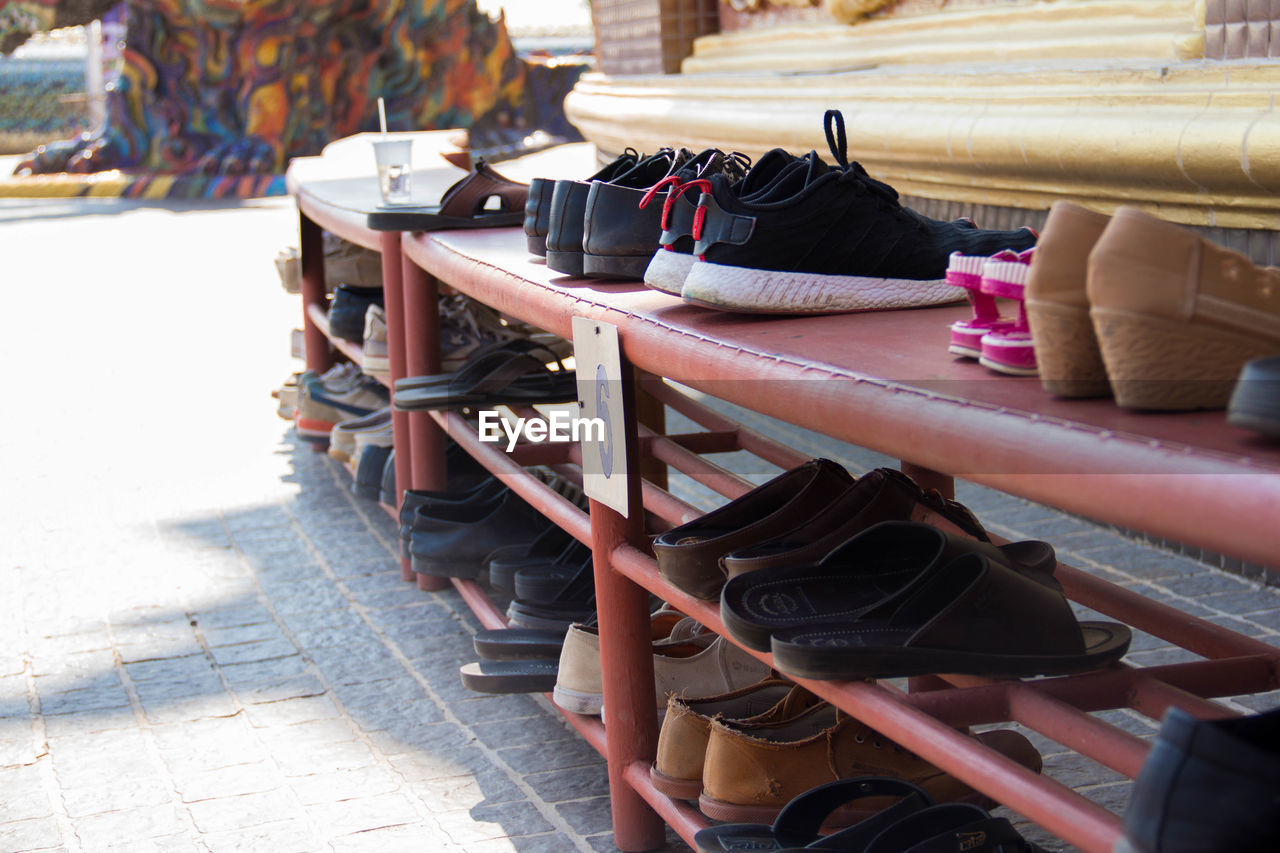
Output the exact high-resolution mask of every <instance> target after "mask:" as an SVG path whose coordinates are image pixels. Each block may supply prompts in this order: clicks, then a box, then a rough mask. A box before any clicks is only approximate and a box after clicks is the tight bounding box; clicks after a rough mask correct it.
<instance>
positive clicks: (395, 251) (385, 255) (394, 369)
mask: <svg viewBox="0 0 1280 853" xmlns="http://www.w3.org/2000/svg"><path fill="white" fill-rule="evenodd" d="M382 297H383V302H384V303H385V308H386V316H387V356H388V361H389V362H390V365H391V380H392V382H393V383H394V381H395V380H396V379H400V378H402V377H403V376H405V352H404V348H405V343H404V341H405V335H404V329H405V326H404V324H405V311H404V275H403V268H402V253H401V251H400V232H398V231H385V232H383V234H382ZM391 435H392V440H393V441H394V442H395V447H396V506H397V507H399V506H400V502H401V501H402V500H403V499H404V484H405V483H408V482H410V476H411V475H410V460H412V459H413V438H412V436H411V434H410V432H409V418H408V415H406V414H405V413H404V412H396V411H393V412H392V414H391ZM400 579H401V580H405V581H412V580H413V579H414V574H413V569H412V568H411V567H410V565H409V561H408V559H405V558H401V560H400Z"/></svg>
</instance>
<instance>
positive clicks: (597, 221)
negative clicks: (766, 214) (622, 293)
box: [582, 148, 750, 281]
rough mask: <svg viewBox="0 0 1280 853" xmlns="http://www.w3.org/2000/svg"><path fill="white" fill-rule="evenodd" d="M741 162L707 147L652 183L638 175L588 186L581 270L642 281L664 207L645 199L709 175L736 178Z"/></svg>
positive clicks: (741, 169)
mask: <svg viewBox="0 0 1280 853" xmlns="http://www.w3.org/2000/svg"><path fill="white" fill-rule="evenodd" d="M745 160H746V158H745V157H743V156H742V155H737V156H734V155H729V154H725V153H724V152H723V151H718V150H716V149H714V148H708V149H707V150H706V151H703V152H702V153H701V154H698V155H696V156H694V157H689V158H688V159H685V160H679V161H678V162H676V163H675V164H674V168H672V169H671V170H670V171H669V172H668V173H667V174H666V175H662V176H660V177H659V178H658V180H655V181H647V180H646V178H647V177H648V176H645V175H640V174H637V175H634V176H630V177H628V176H623V177H622V178H619V179H618V180H616V181H612V182H610V183H595V184H592V185H591V191H590V192H589V193H588V194H587V207H586V211H585V213H584V214H583V225H582V251H583V271H584V274H585V275H586V276H587V277H588V278H612V279H625V280H629V281H639V280H641V279H643V278H644V271H645V268H646V267H647V266H649V261H650V260H651V259H652V258H653V253H654V250H655V249H657V248H658V240H659V238H660V237H661V236H662V205H659V204H650V203H648V202H651V201H653V200H654V198H655V195H656V194H658V193H659V192H661V194H662V198H663V200H664V201H665V199H666V193H667V192H668V191H669V189H670V187H672V186H680V185H681V184H684V183H688V182H691V181H696V180H699V179H706V178H708V177H710V176H711V175H722V176H724V177H725V178H726V179H727V180H730V181H733V182H737V181H738V180H740V179H741V178H742V176H743V174H745V172H746V168H745V166H744V161H745ZM746 162H748V163H749V162H750V161H746Z"/></svg>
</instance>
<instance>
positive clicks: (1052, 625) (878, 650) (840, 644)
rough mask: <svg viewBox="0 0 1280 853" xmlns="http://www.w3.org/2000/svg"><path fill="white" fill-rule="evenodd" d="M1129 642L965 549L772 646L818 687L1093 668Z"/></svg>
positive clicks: (1052, 592) (788, 668) (779, 635)
mask: <svg viewBox="0 0 1280 853" xmlns="http://www.w3.org/2000/svg"><path fill="white" fill-rule="evenodd" d="M796 588H797V590H800V591H803V584H800V583H797V585H796ZM1130 639H1131V633H1130V631H1129V628H1128V627H1127V626H1125V625H1121V624H1119V623H1116V622H1077V621H1076V618H1075V614H1073V613H1072V612H1071V605H1070V604H1068V602H1067V599H1066V597H1065V596H1063V594H1062V593H1061V592H1060V591H1059V590H1058V589H1055V588H1053V587H1052V586H1049V585H1046V584H1044V583H1041V582H1039V581H1037V580H1036V579H1035V578H1034V577H1029V576H1027V575H1024V574H1020V573H1019V572H1017V571H1015V570H1013V569H1011V568H1009V567H1007V566H1002V565H1000V564H999V563H996V562H994V561H992V560H990V559H988V558H987V557H986V556H985V555H983V554H976V553H971V554H965V555H964V556H961V557H959V558H957V559H955V560H953V561H951V562H950V563H947V564H945V565H944V564H935V565H934V566H933V567H932V568H930V569H929V570H928V571H927V572H925V573H924V574H922V575H921V577H920V578H919V579H918V580H916V581H915V582H913V583H912V584H911V585H910V587H909V589H908V590H907V591H905V592H904V593H903V594H901V595H896V596H892V597H891V598H890V599H889V600H887V601H886V602H885V603H884V604H883V605H882V606H878V607H875V608H872V609H871V610H870V611H867V612H866V613H865V614H864V615H862V616H861V617H859V618H850V619H849V620H848V621H845V622H835V621H828V622H825V623H823V624H821V625H816V626H812V627H804V626H801V627H795V628H788V629H786V630H783V631H776V632H774V635H773V640H772V642H771V644H770V647H771V649H772V651H773V660H774V664H775V665H776V666H777V667H778V669H780V670H782V671H783V672H785V673H787V674H789V675H795V676H799V677H801V678H813V679H817V680H824V681H831V680H835V681H839V680H846V679H859V678H897V677H903V676H911V675H926V674H930V673H938V672H946V673H957V674H964V675H982V676H988V677H993V678H1025V677H1031V676H1037V675H1065V674H1068V673H1075V672H1086V671H1088V670H1092V669H1098V668H1099V667H1102V666H1106V665H1107V664H1109V663H1114V662H1115V661H1118V660H1119V659H1120V658H1121V657H1123V656H1124V653H1125V652H1126V651H1128V649H1129V641H1130Z"/></svg>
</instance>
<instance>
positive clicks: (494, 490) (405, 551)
mask: <svg viewBox="0 0 1280 853" xmlns="http://www.w3.org/2000/svg"><path fill="white" fill-rule="evenodd" d="M505 488H506V486H505V485H503V483H502V481H501V480H499V479H498V478H497V477H490V478H489V479H488V480H482V481H480V482H478V483H476V484H474V485H471V486H468V487H467V488H463V489H448V490H445V491H430V490H427V489H406V490H405V493H404V503H402V504H401V505H400V556H402V557H404V558H405V559H406V560H407V559H409V556H410V553H409V541H410V537H411V536H412V535H413V524H414V521H415V519H417V517H418V511H419V510H420V509H421V511H422V516H423V518H424V519H425V518H430V517H431V514H432V511H433V510H434V509H435V507H437V506H446V505H455V504H463V503H467V502H468V501H470V502H477V501H486V500H489V499H490V498H492V497H493V496H494V495H496V494H498V493H499V492H501V491H502V490H503V489H505Z"/></svg>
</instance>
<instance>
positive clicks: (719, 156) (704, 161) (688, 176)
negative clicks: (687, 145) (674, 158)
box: [675, 148, 725, 181]
mask: <svg viewBox="0 0 1280 853" xmlns="http://www.w3.org/2000/svg"><path fill="white" fill-rule="evenodd" d="M724 161H725V155H724V152H723V151H721V150H720V149H718V148H708V149H706V150H705V151H702V152H700V153H699V154H696V155H694V156H692V157H690V158H688V159H687V160H685V161H684V162H683V163H679V164H678V165H679V168H677V169H676V171H675V174H676V175H678V176H679V177H680V179H681V180H683V181H692V180H694V179H695V178H701V177H705V176H708V175H712V174H715V173H717V172H719V171H720V166H721V164H722V163H723V162H724Z"/></svg>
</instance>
